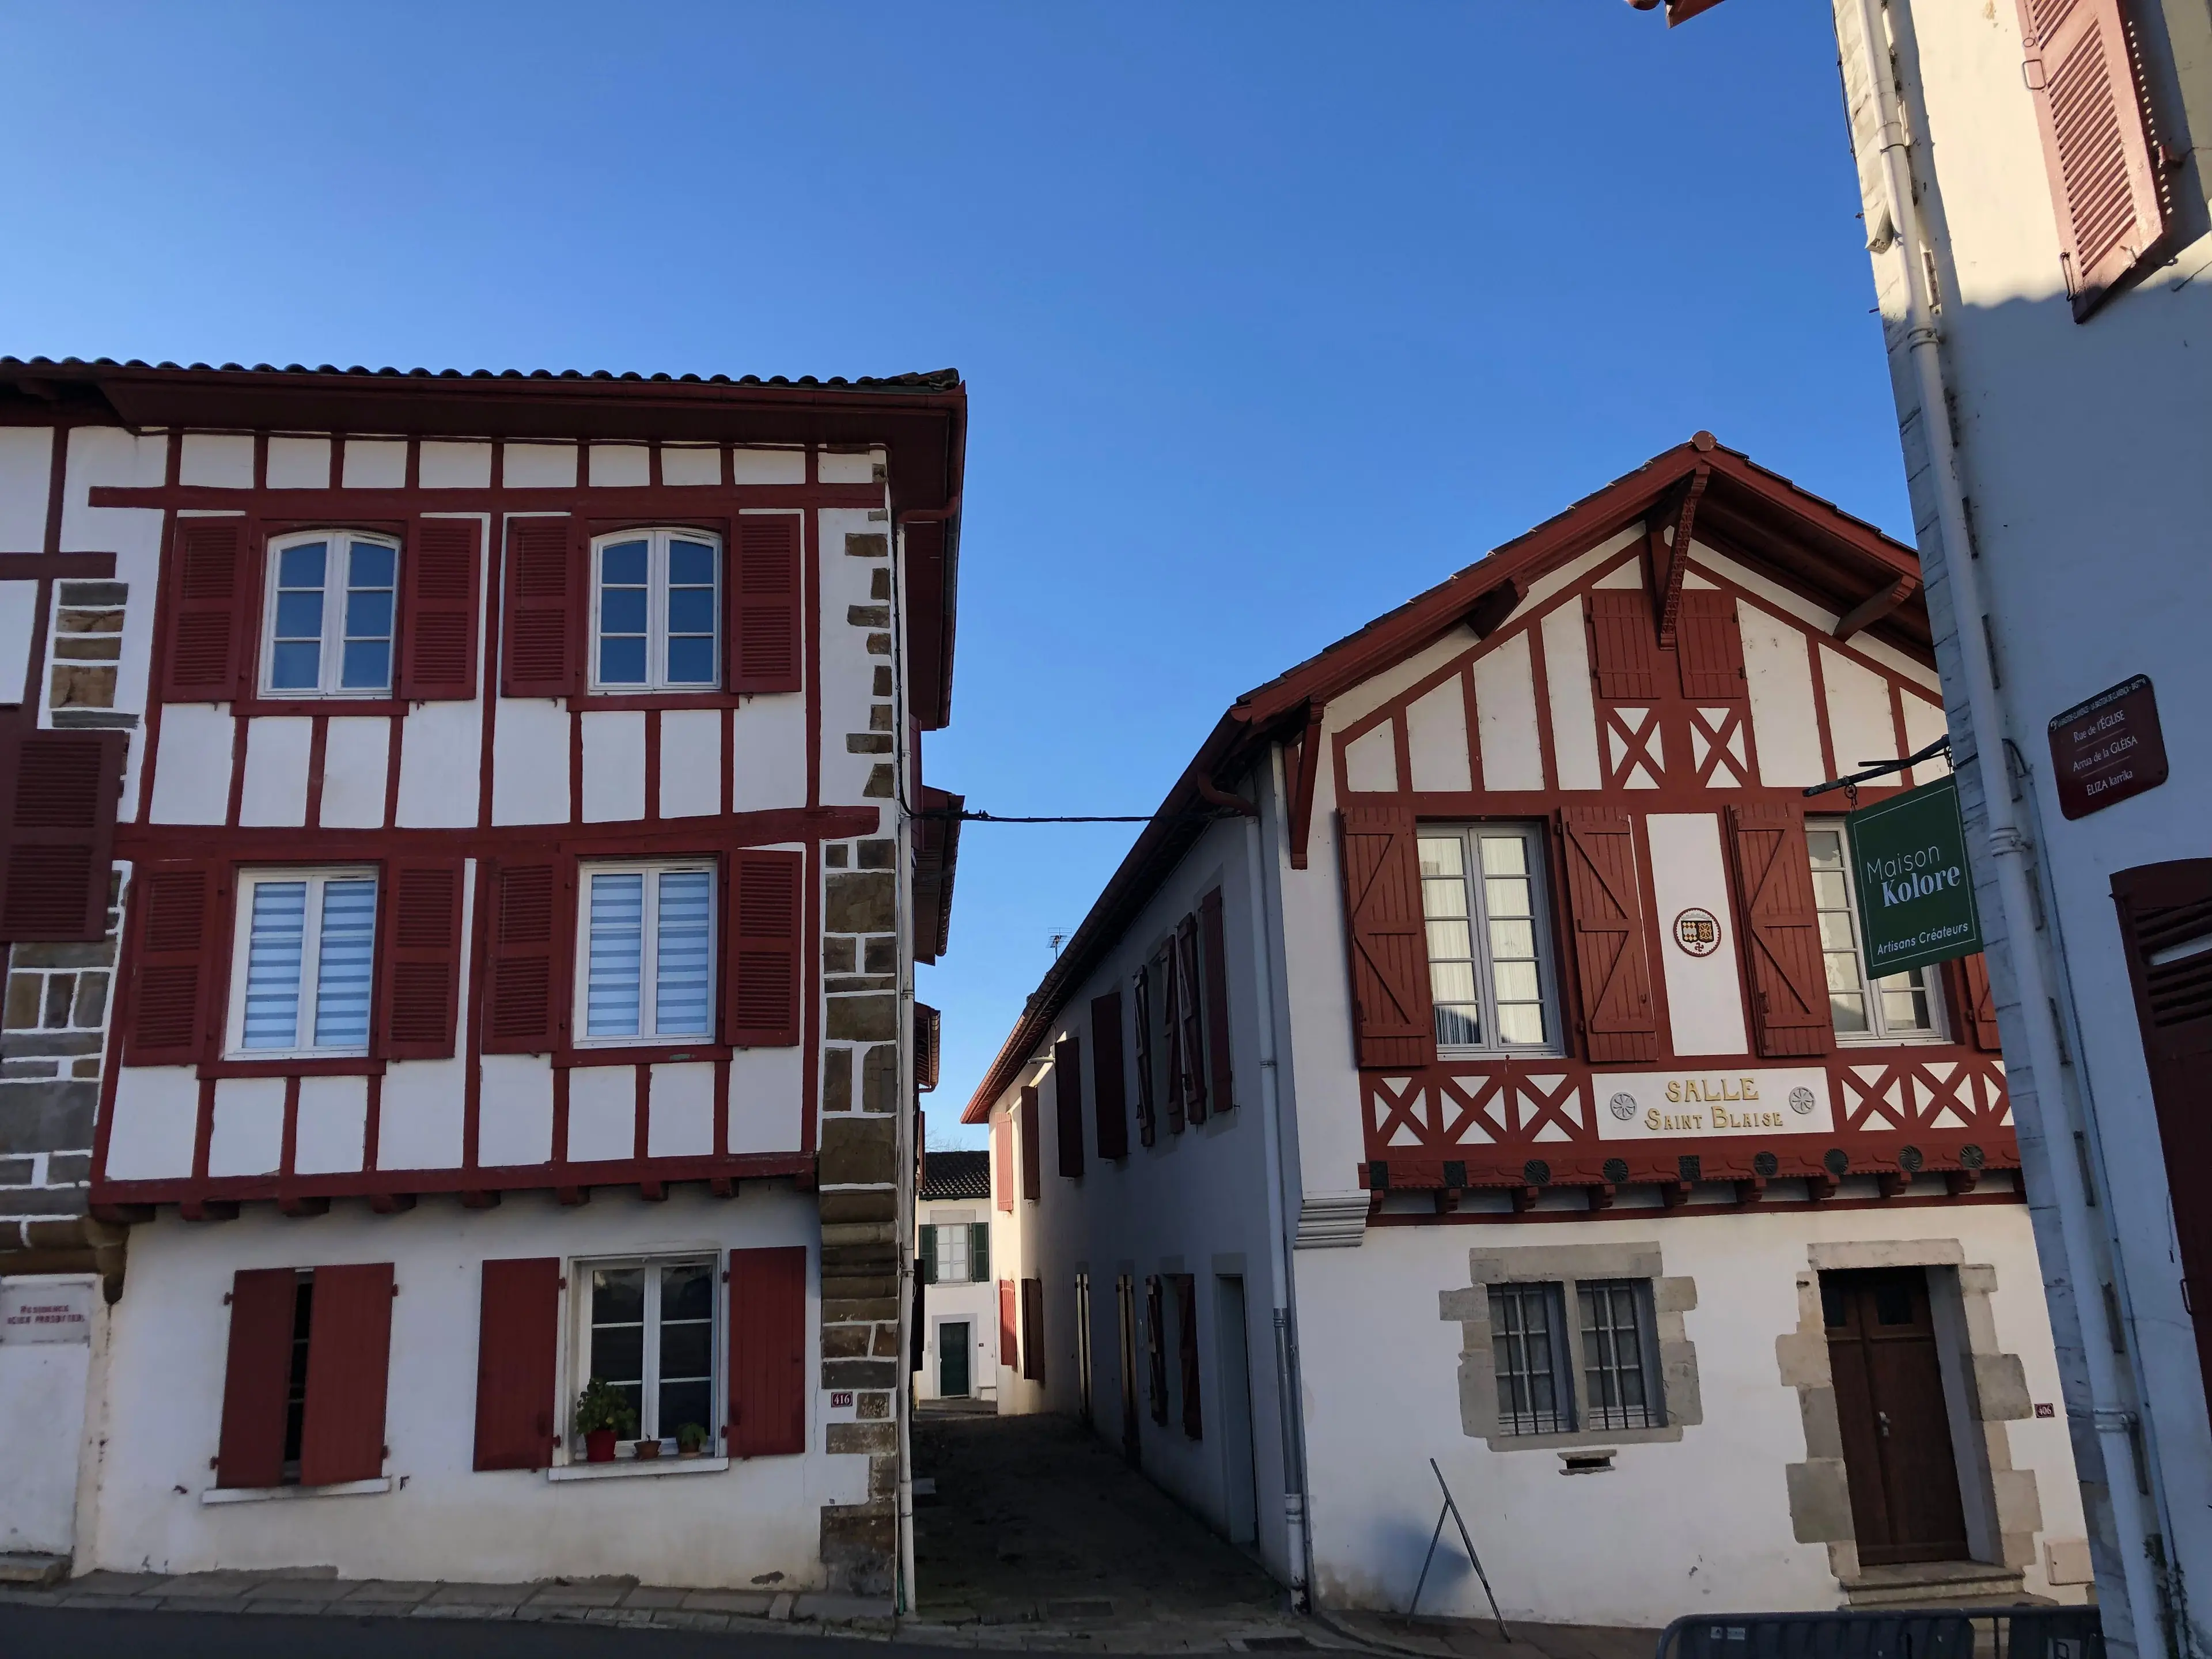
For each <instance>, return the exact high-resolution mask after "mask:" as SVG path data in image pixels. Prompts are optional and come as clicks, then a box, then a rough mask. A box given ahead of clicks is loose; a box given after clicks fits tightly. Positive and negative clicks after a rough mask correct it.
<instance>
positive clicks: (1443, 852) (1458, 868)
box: [1420, 836, 1467, 876]
mask: <svg viewBox="0 0 2212 1659" xmlns="http://www.w3.org/2000/svg"><path fill="white" fill-rule="evenodd" d="M1420 855H1421V873H1422V874H1423V875H1424V876H1456V875H1462V874H1464V873H1465V872H1466V870H1467V865H1466V862H1465V858H1464V854H1463V851H1462V848H1461V846H1460V840H1459V837H1458V836H1422V837H1421V838H1420Z"/></svg>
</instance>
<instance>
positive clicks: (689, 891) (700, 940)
mask: <svg viewBox="0 0 2212 1659" xmlns="http://www.w3.org/2000/svg"><path fill="white" fill-rule="evenodd" d="M659 886H660V905H659V918H658V921H659V944H658V945H657V946H656V948H655V951H654V955H655V961H654V964H653V1014H654V1021H653V1023H654V1028H655V1030H657V1032H658V1033H659V1035H660V1036H698V1035H702V1034H703V1033H704V1032H705V1031H706V1030H707V1029H708V1018H707V1003H708V995H707V981H708V931H709V927H710V921H709V915H708V913H709V911H710V910H711V909H712V908H713V901H714V878H713V877H712V876H711V875H710V874H709V873H708V872H706V871H704V870H668V871H664V872H662V873H661V876H660V881H659Z"/></svg>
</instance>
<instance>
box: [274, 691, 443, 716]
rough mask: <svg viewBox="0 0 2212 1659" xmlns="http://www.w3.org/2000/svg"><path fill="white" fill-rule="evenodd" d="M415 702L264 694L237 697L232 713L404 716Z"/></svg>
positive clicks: (380, 696) (379, 696) (392, 698)
mask: <svg viewBox="0 0 2212 1659" xmlns="http://www.w3.org/2000/svg"><path fill="white" fill-rule="evenodd" d="M419 701H420V700H419V699H410V698H406V697H395V696H392V695H391V694H390V693H388V692H380V693H374V694H372V695H370V696H351V695H348V694H344V693H340V692H335V691H326V692H322V693H319V694H317V695H314V696H286V695H284V694H283V693H282V692H270V691H264V692H261V693H258V695H256V696H251V697H240V699H239V700H238V702H237V705H236V711H235V712H237V713H238V714H244V715H246V716H249V717H250V716H252V715H256V714H405V713H406V712H407V711H408V710H409V709H410V708H415V707H416V704H417V702H419ZM455 701H459V699H456V700H455Z"/></svg>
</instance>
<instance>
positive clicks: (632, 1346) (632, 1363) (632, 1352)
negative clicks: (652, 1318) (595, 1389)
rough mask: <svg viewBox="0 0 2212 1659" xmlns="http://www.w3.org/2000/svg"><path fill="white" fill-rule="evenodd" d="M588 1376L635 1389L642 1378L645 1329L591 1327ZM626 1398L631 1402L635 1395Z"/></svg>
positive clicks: (642, 1327)
mask: <svg viewBox="0 0 2212 1659" xmlns="http://www.w3.org/2000/svg"><path fill="white" fill-rule="evenodd" d="M592 1376H598V1377H604V1378H605V1380H606V1381H608V1382H610V1383H629V1384H631V1385H632V1387H633V1388H635V1385H636V1384H637V1383H639V1382H640V1381H641V1380H642V1379H643V1378H644V1376H645V1327H644V1326H642V1325H593V1326H592ZM630 1399H631V1401H632V1402H633V1403H635V1401H636V1399H637V1395H635V1393H632V1394H631V1395H630Z"/></svg>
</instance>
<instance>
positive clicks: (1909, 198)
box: [1857, 0, 2166, 1659]
mask: <svg viewBox="0 0 2212 1659" xmlns="http://www.w3.org/2000/svg"><path fill="white" fill-rule="evenodd" d="M1857 5H1858V14H1859V34H1860V49H1861V51H1862V52H1863V54H1864V58H1863V65H1862V67H1863V70H1864V71H1865V74H1866V76H1867V80H1868V82H1869V86H1870V88H1872V90H1873V93H1874V97H1875V109H1876V111H1877V112H1878V113H1879V116H1880V119H1881V160H1882V179H1883V184H1884V186H1885V191H1886V194H1887V197H1888V200H1887V208H1888V212H1889V222H1890V223H1891V225H1892V226H1893V227H1894V228H1895V230H1896V232H1897V235H1898V238H1899V240H1900V241H1901V242H1902V243H1903V244H1904V250H1903V252H1904V260H1905V318H1906V336H1905V338H1906V345H1907V349H1908V352H1909V355H1910V356H1911V362H1912V369H1913V375H1914V378H1915V380H1916V382H1917V390H1918V392H1919V396H1920V424H1921V428H1922V429H1923V431H1924V432H1925V433H1926V435H1927V438H1928V448H1929V455H1930V457H1931V458H1932V459H1933V460H1934V461H1935V465H1934V467H1933V468H1932V469H1931V472H1932V475H1933V477H1934V480H1935V489H1936V523H1937V527H1938V530H1939V532H1940V535H1941V539H1942V547H1943V567H1944V570H1945V572H1946V574H1948V576H1949V577H1950V579H1951V592H1952V605H1953V609H1954V612H1955V622H1956V625H1957V632H1958V636H1959V647H1960V655H1961V656H1962V657H1963V658H1964V659H1965V665H1966V707H1967V709H1968V712H1969V714H1971V716H1972V721H1973V727H1974V763H1975V768H1976V770H1977V771H1978V773H1979V775H1980V777H1981V784H1982V794H1983V797H1984V800H1985V801H1986V803H1987V806H1988V811H1989V836H1990V839H1989V851H1990V862H1991V864H1992V865H1993V866H1995V869H1996V878H1997V892H1998V896H1999V897H2000V899H2001V900H2002V903H2003V906H2004V914H2005V919H2006V922H2007V925H2008V933H2009V938H2010V942H2011V944H2012V946H2013V949H2012V951H2011V952H2010V955H2011V961H2012V969H2013V976H2014V979H2015V982H2016V984H2017V986H2018V987H2019V992H2020V1023H2021V1025H2022V1026H2023V1027H2024V1028H2025V1034H2026V1036H2027V1059H2028V1065H2029V1067H2030V1069H2031V1071H2032V1072H2033V1075H2034V1078H2035V1081H2036V1088H2035V1099H2036V1113H2037V1115H2038V1116H2039V1118H2040V1119H2041V1120H2042V1123H2043V1129H2044V1144H2045V1147H2046V1148H2047V1149H2048V1155H2047V1156H2046V1158H2045V1165H2046V1167H2047V1169H2048V1170H2049V1172H2050V1177H2051V1187H2052V1188H2053V1194H2054V1196H2055V1197H2056V1198H2057V1200H2058V1230H2059V1232H2060V1234H2061V1235H2062V1236H2063V1237H2064V1239H2065V1242H2066V1276H2067V1278H2068V1279H2069V1280H2070V1281H2071V1283H2072V1285H2073V1291H2074V1305H2075V1314H2076V1316H2077V1317H2078V1319H2079V1320H2080V1322H2081V1352H2082V1354H2083V1356H2084V1358H2086V1360H2087V1368H2088V1372H2089V1399H2090V1407H2091V1413H2092V1417H2093V1424H2094V1426H2095V1429H2096V1434H2097V1445H2098V1449H2099V1451H2100V1453H2101V1454H2102V1455H2103V1461H2104V1465H2105V1489H2106V1492H2107V1493H2108V1494H2109V1495H2110V1498H2111V1501H2112V1524H2113V1528H2114V1529H2115V1530H2116V1531H2117V1533H2118V1543H2119V1553H2120V1565H2121V1568H2122V1571H2124V1575H2125V1577H2126V1589H2127V1601H2128V1613H2129V1617H2130V1620H2131V1622H2132V1623H2133V1624H2134V1626H2135V1636H2136V1652H2137V1653H2138V1654H2139V1655H2141V1656H2143V1659H2149V1656H2151V1655H2153V1654H2156V1653H2159V1652H2162V1651H2163V1650H2164V1648H2165V1645H2166V1644H2165V1639H2164V1637H2163V1634H2162V1631H2163V1626H2164V1621H2163V1620H2162V1618H2161V1616H2160V1601H2159V1594H2158V1586H2157V1584H2156V1583H2155V1582H2154V1579H2153V1577H2152V1574H2151V1562H2150V1553H2149V1541H2148V1528H2147V1526H2146V1525H2145V1520H2144V1514H2143V1502H2142V1494H2141V1493H2139V1492H2137V1491H2136V1455H2135V1442H2134V1436H2133V1434H2132V1433H2131V1431H2132V1429H2133V1428H2134V1426H2135V1417H2134V1413H2132V1412H2131V1411H2130V1409H2129V1408H2128V1401H2127V1396H2126V1395H2125V1394H2124V1392H2123V1391H2122V1388H2121V1382H2120V1374H2119V1367H2118V1365H2117V1364H2115V1363H2114V1360H2113V1356H2112V1340H2111V1335H2110V1333H2108V1332H2106V1330H2105V1329H2104V1328H2103V1326H2102V1322H2100V1319H2099V1318H2098V1309H2099V1305H2100V1291H2099V1286H2100V1285H2101V1283H2102V1277H2101V1275H2100V1273H2099V1272H2098V1269H2097V1257H2096V1249H2095V1245H2094V1243H2093V1241H2094V1238H2095V1236H2096V1225H2095V1221H2094V1218H2093V1217H2092V1215H2091V1214H2090V1210H2089V1200H2088V1192H2087V1187H2086V1185H2085V1183H2084V1179H2083V1176H2082V1170H2081V1161H2080V1160H2079V1159H2078V1158H2074V1157H2073V1156H2071V1151H2072V1148H2071V1145H2070V1143H2071V1140H2072V1133H2073V1132H2072V1126H2071V1124H2070V1123H2069V1115H2068V1112H2067V1109H2066V1096H2065V1091H2064V1085H2063V1082H2062V1080H2061V1073H2060V1069H2059V1060H2058V1054H2059V1045H2058V1024H2057V1016H2056V1014H2055V1013H2054V1012H2053V1007H2052V1003H2051V993H2050V988H2049V982H2048V978H2047V975H2046V974H2045V964H2044V960H2043V953H2042V945H2041V943H2040V942H2039V940H2038V939H2037V938H2036V936H2035V927H2034V923H2033V920H2032V918H2033V916H2034V915H2035V908H2034V905H2033V901H2032V900H2031V898H2030V897H2029V893H2028V872H2027V852H2028V843H2027V839H2026V838H2025V837H2024V836H2022V835H2021V827H2020V822H2019V815H2018V811H2017V807H2016V805H2015V802H2014V800H2013V796H2012V780H2011V778H2010V777H2009V776H2008V775H2007V772H2006V767H2005V758H2004V729H2005V728H2004V724H2003V717H2002V714H2001V713H2000V711H1999V709H1998V706H1997V692H1996V679H1995V678H1994V677H1993V676H1992V674H1991V672H1990V653H1989V644H1988V641H1987V639H1986V637H1985V636H1984V634H1983V631H1982V620H1983V617H1984V616H1985V615H1986V614H1987V613H1986V611H1984V605H1983V600H1982V594H1981V574H1980V572H1979V571H1978V570H1977V569H1976V568H1975V565H1974V559H1973V544H1972V541H1971V540H1970V539H1969V538H1968V536H1967V532H1966V498H1965V495H1964V493H1963V492H1962V490H1961V489H1960V483H1959V462H1958V453H1957V451H1956V449H1955V448H1954V446H1953V443H1952V440H1951V416H1950V409H1951V405H1950V400H1949V398H1948V397H1947V396H1946V395H1945V388H1944V384H1943V363H1942V356H1941V353H1940V349H1939V346H1940V342H1941V337H1940V336H1939V335H1938V334H1937V332H1936V316H1935V306H1934V303H1933V301H1932V299H1931V297H1930V295H1929V292H1928V285H1927V277H1926V273H1925V270H1924V269H1923V265H1922V263H1921V259H1922V251H1923V247H1924V246H1925V244H1923V241H1922V240H1921V234H1920V215H1919V211H1918V204H1917V203H1916V202H1915V200H1914V198H1913V192H1912V173H1911V157H1910V155H1909V154H1908V152H1907V148H1906V143H1905V124H1904V121H1903V119H1902V118H1901V117H1900V116H1899V111H1898V97H1897V84H1896V71H1895V70H1894V68H1893V64H1892V63H1891V60H1890V53H1889V50H1888V38H1889V37H1888V30H1887V24H1886V23H1885V21H1884V20H1883V16H1882V0H1857Z"/></svg>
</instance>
